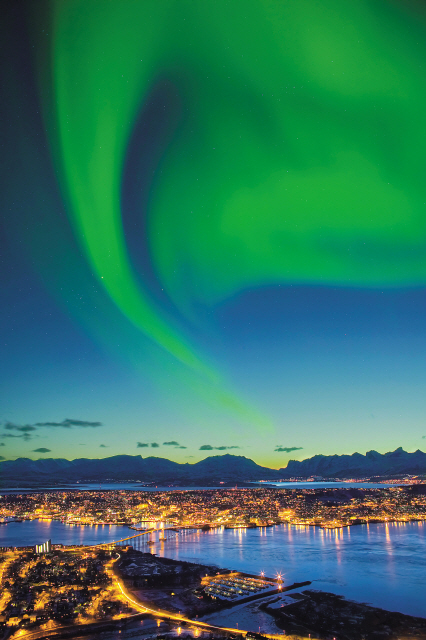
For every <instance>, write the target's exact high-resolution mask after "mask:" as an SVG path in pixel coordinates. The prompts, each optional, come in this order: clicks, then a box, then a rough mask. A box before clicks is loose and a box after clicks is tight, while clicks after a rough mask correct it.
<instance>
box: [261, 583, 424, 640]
mask: <svg viewBox="0 0 426 640" xmlns="http://www.w3.org/2000/svg"><path fill="white" fill-rule="evenodd" d="M302 594H303V595H299V594H295V595H294V596H293V597H294V598H295V602H294V604H291V605H290V606H286V607H282V608H273V605H272V606H271V604H270V603H268V604H266V605H262V606H261V608H262V609H263V610H265V611H266V612H267V613H270V614H271V615H272V616H273V617H274V618H275V623H276V625H277V626H278V627H280V628H281V629H283V630H285V633H286V634H297V635H302V636H305V637H307V636H308V635H309V634H310V636H311V637H313V638H315V637H316V638H324V639H333V638H336V639H338V640H387V639H388V638H389V639H392V640H393V639H395V640H396V639H402V638H404V639H405V638H412V639H419V640H424V639H426V619H425V618H415V617H412V616H407V615H404V614H402V613H397V612H391V611H385V610H383V609H377V608H376V607H371V606H369V605H367V604H362V603H359V602H353V601H351V600H346V599H345V598H344V597H343V596H338V595H335V594H333V593H324V592H322V591H314V590H306V591H303V592H302ZM425 606H426V604H425Z"/></svg>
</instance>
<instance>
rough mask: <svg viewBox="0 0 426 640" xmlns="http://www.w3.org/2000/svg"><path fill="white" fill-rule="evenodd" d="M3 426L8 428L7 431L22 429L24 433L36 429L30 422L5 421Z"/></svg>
mask: <svg viewBox="0 0 426 640" xmlns="http://www.w3.org/2000/svg"><path fill="white" fill-rule="evenodd" d="M4 428H5V429H8V430H9V431H22V432H24V433H27V432H28V431H37V429H36V428H35V427H34V426H33V425H32V424H24V425H19V424H14V423H13V422H6V424H5V425H4Z"/></svg>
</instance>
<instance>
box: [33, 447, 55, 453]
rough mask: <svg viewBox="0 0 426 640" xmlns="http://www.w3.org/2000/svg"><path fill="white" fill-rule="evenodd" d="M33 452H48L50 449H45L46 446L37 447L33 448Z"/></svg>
mask: <svg viewBox="0 0 426 640" xmlns="http://www.w3.org/2000/svg"><path fill="white" fill-rule="evenodd" d="M33 451H34V452H35V453H49V452H50V451H52V449H46V447H39V448H38V449H33Z"/></svg>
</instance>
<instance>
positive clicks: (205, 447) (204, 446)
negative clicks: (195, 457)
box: [199, 444, 241, 451]
mask: <svg viewBox="0 0 426 640" xmlns="http://www.w3.org/2000/svg"><path fill="white" fill-rule="evenodd" d="M226 449H241V447H238V446H237V445H232V446H231V447H225V446H224V445H222V446H220V447H212V445H211V444H202V445H201V447H200V448H199V451H225V450H226Z"/></svg>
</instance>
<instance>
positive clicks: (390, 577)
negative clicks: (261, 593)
mask: <svg viewBox="0 0 426 640" xmlns="http://www.w3.org/2000/svg"><path fill="white" fill-rule="evenodd" d="M425 552H426V538H425V527H424V526H423V523H421V522H419V523H407V524H404V525H400V526H398V525H395V526H393V525H391V524H370V525H364V526H363V525H360V526H355V527H352V528H350V527H345V528H340V529H332V530H323V529H319V528H317V529H315V528H312V527H302V526H290V525H287V524H283V525H280V526H277V527H262V528H259V529H244V530H238V529H234V530H228V529H227V530H222V531H221V532H220V533H219V530H212V531H210V532H209V533H208V534H205V533H204V532H202V533H201V535H198V534H197V535H195V534H188V535H187V536H185V537H184V538H183V539H181V544H180V546H179V548H177V545H176V544H175V543H174V541H171V542H170V543H167V544H165V545H164V549H160V548H158V551H157V553H159V555H164V556H167V557H171V558H175V559H179V560H188V561H196V562H201V563H205V564H213V565H216V566H219V567H224V568H229V569H232V568H233V569H238V570H241V571H247V572H250V573H256V574H259V573H260V571H261V570H264V571H265V575H271V576H273V575H275V574H276V573H277V571H283V575H285V583H286V584H289V583H292V582H299V581H304V580H312V587H313V588H316V589H321V590H327V591H331V592H334V593H338V594H342V595H345V596H346V597H348V598H351V599H354V600H359V601H362V602H370V603H371V604H374V605H376V606H381V607H383V608H386V609H389V610H394V611H402V612H403V613H409V614H411V615H422V616H426V604H425V603H426V589H425V585H424V575H425V573H426V553H425Z"/></svg>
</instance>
